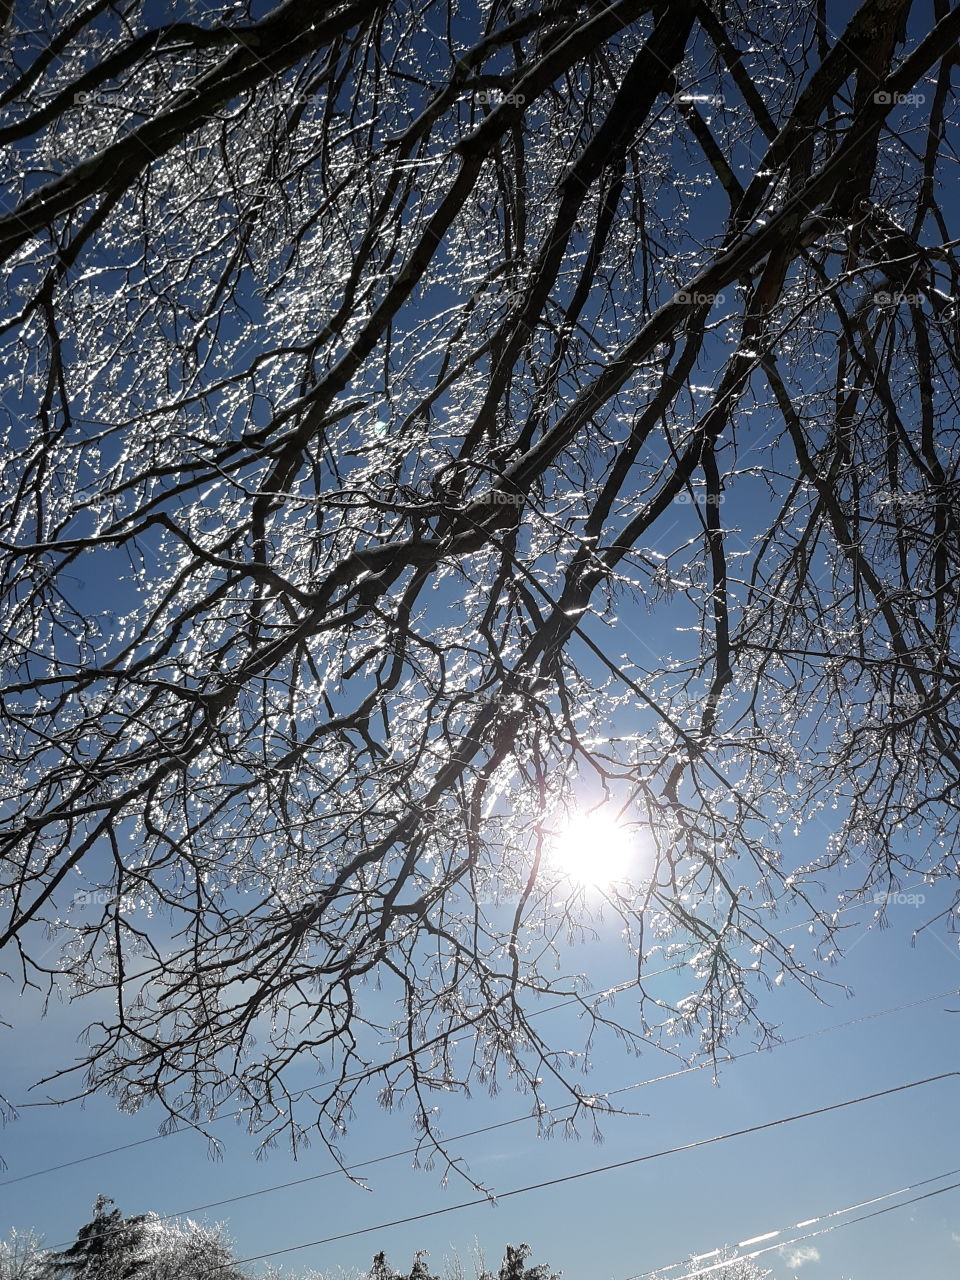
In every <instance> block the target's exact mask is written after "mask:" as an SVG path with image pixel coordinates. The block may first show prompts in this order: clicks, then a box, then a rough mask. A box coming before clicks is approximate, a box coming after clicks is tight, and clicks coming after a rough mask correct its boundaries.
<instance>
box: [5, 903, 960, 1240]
mask: <svg viewBox="0 0 960 1280" xmlns="http://www.w3.org/2000/svg"><path fill="white" fill-rule="evenodd" d="M860 905H861V904H860V903H859V902H853V903H850V904H849V905H848V906H846V907H843V908H841V910H840V911H839V912H838V913H837V914H838V915H842V914H844V913H845V912H847V911H853V910H856V909H857V908H858V907H859V906H860ZM803 927H804V923H803V922H801V923H798V924H792V925H788V926H787V927H786V928H785V929H781V930H780V932H779V933H778V934H777V935H776V936H777V937H781V938H782V937H784V936H785V935H786V934H788V933H792V932H793V931H794V930H796V929H801V928H803ZM686 964H687V962H686V961H685V960H680V961H678V962H677V963H676V964H671V965H667V966H666V967H665V968H663V969H656V970H654V971H653V972H652V973H649V974H645V975H644V977H645V978H647V979H649V978H657V977H661V976H662V975H663V974H665V973H675V972H678V971H679V970H681V969H683V968H685V966H686ZM634 986H636V982H635V981H634V980H632V979H631V980H630V981H629V982H623V983H620V984H618V985H617V986H614V987H608V988H607V989H606V990H604V991H598V992H597V991H595V992H593V993H592V998H593V999H595V1000H597V1001H599V1000H606V999H608V998H609V997H610V996H612V995H617V994H619V993H620V992H622V991H627V990H629V989H630V988H632V987H634ZM955 994H957V993H956V991H955V990H950V991H947V992H944V993H943V995H936V996H927V997H926V998H925V999H923V1000H917V1001H914V1002H913V1003H912V1004H905V1005H900V1006H898V1007H897V1008H894V1009H886V1010H883V1011H882V1012H881V1013H874V1014H867V1015H865V1019H864V1020H866V1019H869V1018H879V1017H883V1016H884V1015H885V1014H887V1013H899V1012H901V1011H902V1010H904V1009H912V1008H915V1007H916V1006H917V1005H920V1004H927V1003H929V1002H930V1001H932V1000H940V999H943V998H944V997H945V996H948V995H951V996H952V995H955ZM580 1003H582V1001H581V998H580V997H572V998H571V999H569V1000H561V1001H559V1002H558V1003H557V1004H552V1005H548V1006H547V1007H546V1008H545V1009H534V1010H532V1011H531V1012H530V1015H529V1016H530V1017H531V1018H538V1017H541V1016H542V1015H543V1014H547V1013H553V1012H555V1011H556V1010H557V1009H564V1008H569V1007H570V1006H571V1005H574V1004H580ZM858 1021H861V1019H858V1018H854V1019H852V1020H851V1021H850V1022H841V1023H838V1024H836V1026H835V1027H827V1028H824V1029H823V1030H822V1031H820V1032H809V1033H808V1035H818V1034H825V1032H827V1031H830V1030H838V1029H839V1028H841V1027H847V1026H853V1025H854V1023H856V1022H858ZM806 1038H807V1037H806V1036H797V1037H795V1038H794V1039H793V1040H787V1041H782V1042H781V1043H785V1044H792V1043H794V1042H795V1040H800V1039H806ZM454 1043H456V1042H454ZM756 1052H764V1051H762V1050H749V1051H748V1052H747V1053H745V1054H733V1055H731V1056H730V1057H729V1058H725V1059H724V1061H725V1062H732V1061H735V1060H736V1059H737V1058H740V1057H749V1056H750V1055H751V1054H753V1053H756ZM709 1065H710V1062H704V1063H698V1064H697V1065H695V1066H692V1067H687V1068H684V1069H683V1070H681V1071H680V1072H676V1073H673V1074H675V1075H685V1074H688V1073H689V1072H692V1071H699V1070H702V1069H703V1068H704V1067H706V1066H709ZM369 1074H370V1073H369V1072H356V1073H354V1075H352V1076H346V1077H345V1078H344V1081H343V1083H344V1084H347V1083H350V1081H352V1080H357V1079H360V1078H361V1077H362V1076H363V1075H369ZM672 1078H673V1076H672V1075H667V1076H657V1077H655V1078H654V1079H653V1080H649V1081H646V1080H644V1081H641V1082H640V1084H637V1085H632V1086H629V1087H631V1088H642V1087H643V1085H646V1084H654V1083H656V1081H657V1080H661V1079H662V1080H669V1079H672ZM311 1087H312V1086H309V1087H308V1088H305V1089H301V1090H299V1092H297V1093H294V1094H293V1095H292V1096H291V1101H293V1102H298V1101H299V1100H300V1099H301V1098H303V1096H304V1095H305V1094H307V1093H309V1091H310V1088H311ZM49 1105H50V1104H49V1103H47V1102H42V1103H39V1102H36V1103H35V1102H27V1103H22V1104H20V1106H19V1107H17V1106H14V1107H13V1110H14V1111H17V1110H26V1109H27V1108H28V1107H37V1106H49ZM241 1115H243V1110H242V1109H238V1110H236V1111H227V1112H224V1114H223V1115H219V1116H214V1117H213V1118H212V1120H210V1121H208V1123H209V1124H218V1123H219V1122H220V1121H222V1120H236V1119H238V1118H239V1117H240V1116H241ZM524 1118H525V1119H526V1118H527V1117H524ZM506 1123H511V1122H509V1121H507V1122H506ZM494 1127H499V1126H494ZM191 1131H192V1129H191V1126H189V1125H184V1126H182V1127H181V1128H179V1129H168V1130H166V1131H165V1132H163V1133H154V1134H151V1135H150V1137H148V1138H138V1139H136V1140H135V1141H133V1142H124V1143H120V1144H119V1145H117V1146H115V1147H107V1148H105V1149H104V1150H103V1151H94V1152H92V1153H91V1154H90V1155H86V1156H77V1157H76V1158H75V1159H73V1160H64V1161H61V1162H60V1163H59V1164H52V1165H47V1166H46V1168H43V1169H34V1170H33V1171H32V1172H30V1173H21V1174H17V1175H16V1177H13V1178H3V1179H0V1187H10V1186H14V1185H15V1184H16V1183H18V1182H27V1181H29V1180H30V1179H31V1178H43V1177H46V1176H47V1174H50V1173H59V1172H60V1171H61V1170H62V1169H71V1168H74V1167H75V1166H76V1165H80V1164H88V1163H89V1162H90V1161H92V1160H102V1159H103V1158H104V1157H105V1156H112V1155H117V1154H118V1153H119V1152H121V1151H133V1150H135V1149H136V1148H137V1147H143V1146H147V1145H148V1144H149V1143H152V1142H160V1141H162V1140H163V1139H165V1138H172V1137H174V1136H176V1135H177V1134H179V1133H190V1132H191ZM477 1132H482V1131H481V1130H478V1131H477ZM471 1136H472V1135H471ZM397 1154H398V1155H408V1154H410V1152H407V1151H404V1152H398V1153H397ZM381 1158H383V1159H390V1158H392V1157H381ZM364 1163H370V1164H374V1163H378V1161H377V1160H372V1161H367V1162H364ZM355 1167H358V1166H348V1168H355ZM323 1176H325V1175H323ZM268 1190H269V1188H268ZM224 1203H226V1202H224ZM186 1212H195V1211H194V1210H187V1211H186ZM170 1216H176V1215H170Z"/></svg>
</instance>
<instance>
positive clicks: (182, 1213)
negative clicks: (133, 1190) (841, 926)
mask: <svg viewBox="0 0 960 1280" xmlns="http://www.w3.org/2000/svg"><path fill="white" fill-rule="evenodd" d="M955 994H956V992H955V990H954V989H951V990H949V991H944V992H940V993H938V994H937V995H933V996H925V997H924V998H923V999H922V1000H914V1001H912V1002H911V1003H909V1004H902V1005H898V1006H895V1007H894V1008H891V1009H880V1010H878V1011H877V1012H875V1013H865V1014H861V1015H860V1016H859V1017H856V1018H849V1019H848V1020H847V1021H846V1022H838V1023H834V1024H833V1025H832V1026H829V1027H818V1028H817V1029H816V1030H814V1031H806V1032H804V1033H803V1034H802V1035H799V1036H792V1037H791V1038H790V1039H789V1040H780V1041H778V1042H777V1043H776V1044H774V1045H771V1046H770V1047H769V1048H764V1047H760V1048H756V1049H746V1050H744V1052H743V1053H736V1054H731V1055H730V1056H729V1057H727V1058H724V1059H723V1060H722V1062H721V1063H720V1064H718V1065H723V1066H725V1065H726V1064H727V1063H729V1062H739V1061H742V1060H743V1059H744V1058H750V1057H755V1056H756V1055H757V1054H758V1053H770V1052H772V1051H773V1050H774V1049H779V1048H781V1047H782V1046H783V1045H789V1044H797V1043H798V1042H799V1041H801V1040H812V1039H815V1038H816V1037H817V1036H822V1035H826V1034H827V1033H829V1032H831V1031H839V1030H841V1029H843V1028H845V1027H853V1026H856V1025H858V1024H859V1023H862V1022H869V1021H872V1020H873V1019H874V1018H882V1017H885V1016H887V1015H889V1014H894V1013H902V1012H903V1011H904V1010H906V1009H914V1008H916V1007H917V1006H918V1005H922V1004H929V1003H931V1002H932V1001H934V1000H942V999H945V998H946V997H947V996H952V995H955ZM711 1065H712V1063H710V1062H699V1063H696V1064H695V1065H693V1066H690V1067H684V1068H683V1069H681V1070H679V1071H671V1072H668V1073H667V1074H666V1075H662V1076H652V1077H651V1078H650V1079H648V1080H639V1081H637V1082H636V1083H634V1084H628V1085H623V1086H622V1087H621V1088H619V1089H609V1090H607V1091H606V1092H605V1093H600V1094H596V1095H595V1096H596V1097H598V1098H613V1097H616V1096H618V1095H619V1094H623V1093H630V1092H632V1091H633V1090H636V1089H644V1088H646V1087H647V1086H648V1085H652V1084H661V1083H663V1082H664V1081H666V1080H675V1079H678V1078H679V1077H681V1076H685V1075H689V1074H691V1073H692V1072H695V1071H703V1070H704V1069H705V1068H706V1067H708V1066H711ZM576 1105H577V1104H576V1103H573V1102H568V1103H566V1104H565V1105H563V1106H559V1107H549V1108H547V1109H546V1110H545V1111H543V1112H541V1113H539V1115H557V1114H559V1113H560V1112H562V1111H569V1110H572V1109H573V1108H574V1107H575V1106H576ZM535 1118H538V1115H537V1113H534V1114H527V1115H522V1116H514V1117H513V1118H512V1119H510V1120H500V1121H498V1122H497V1123H495V1124H487V1125H482V1126H481V1127H480V1128H479V1129H470V1130H468V1131H467V1132H465V1133H457V1134H453V1135H452V1136H451V1137H450V1138H446V1139H444V1142H445V1144H447V1145H451V1144H453V1143H455V1142H463V1141H465V1140H466V1139H467V1138H475V1137H478V1136H479V1135H481V1134H484V1133H494V1132H496V1131H497V1130H498V1129H508V1128H510V1127H511V1126H512V1125H515V1124H523V1123H526V1122H527V1121H528V1120H533V1119H535ZM152 1140H153V1139H149V1138H148V1139H146V1141H148V1142H149V1141H152ZM420 1150H421V1146H420V1145H418V1146H415V1147H406V1148H405V1149H404V1150H402V1151H391V1152H390V1153H389V1154H387V1155H382V1156H372V1157H371V1158H370V1159H369V1160H359V1161H357V1162H356V1163H355V1164H348V1165H344V1166H342V1168H341V1167H338V1168H336V1169H327V1170H325V1171H324V1172H323V1173H311V1174H307V1175H306V1176H305V1177H303V1178H294V1179H293V1180H292V1181H290V1182H279V1183H275V1184H274V1185H273V1186H270V1187H260V1188H259V1189H258V1190H257V1191H246V1192H243V1193H241V1194H240V1195H235V1196H226V1197H225V1198H224V1199H222V1200H210V1201H208V1202H207V1203H206V1204H196V1205H191V1206H190V1208H188V1209H178V1210H177V1211H176V1212H174V1213H164V1214H159V1215H157V1221H158V1222H169V1221H170V1220H171V1219H174V1218H183V1217H186V1216H187V1215H188V1214H191V1213H202V1212H204V1211H205V1210H207V1209H221V1208H223V1206H224V1205H228V1204H237V1203H239V1202H240V1201H242V1200H254V1199H256V1198H257V1197H258V1196H265V1195H269V1194H270V1193H271V1192H273V1191H288V1190H290V1188H291V1187H302V1186H305V1185H306V1184H307V1183H310V1182H321V1181H322V1180H323V1179H324V1178H333V1177H339V1176H341V1175H342V1174H350V1173H354V1172H356V1171H358V1170H360V1169H367V1168H372V1167H373V1166H374V1165H377V1164H385V1163H386V1162H387V1161H390V1160H398V1159H400V1158H401V1157H403V1156H411V1155H417V1154H418V1152H419V1151H420ZM27 1176H29V1175H27ZM120 1229H121V1228H120V1227H113V1228H109V1229H108V1230H107V1231H100V1232H96V1233H95V1234H94V1235H93V1236H91V1237H90V1239H99V1238H100V1237H101V1236H107V1235H111V1234H112V1233H113V1232H114V1231H119V1230H120ZM70 1243H71V1241H69V1240H63V1241H60V1242H59V1243H58V1244H55V1245H51V1246H50V1248H51V1249H64V1248H66V1247H67V1245H69V1244H70Z"/></svg>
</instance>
